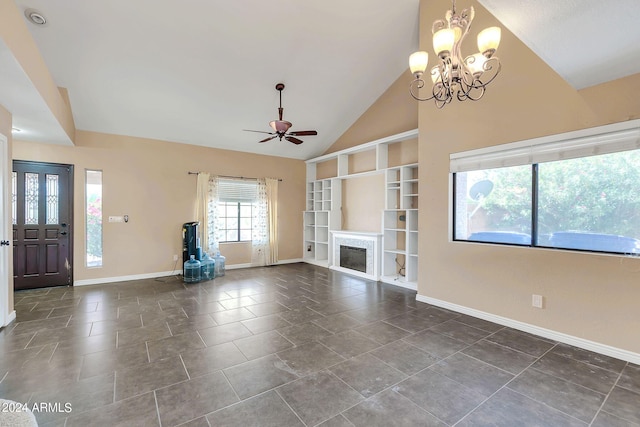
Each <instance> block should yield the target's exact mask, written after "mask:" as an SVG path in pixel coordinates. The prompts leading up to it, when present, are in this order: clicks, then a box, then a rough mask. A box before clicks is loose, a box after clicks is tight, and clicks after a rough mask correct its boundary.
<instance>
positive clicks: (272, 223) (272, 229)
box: [265, 178, 278, 265]
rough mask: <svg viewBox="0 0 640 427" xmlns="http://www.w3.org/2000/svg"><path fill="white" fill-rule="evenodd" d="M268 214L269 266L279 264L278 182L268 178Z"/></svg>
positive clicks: (267, 261)
mask: <svg viewBox="0 0 640 427" xmlns="http://www.w3.org/2000/svg"><path fill="white" fill-rule="evenodd" d="M265 181H266V186H267V214H268V217H269V251H267V256H268V258H267V260H266V263H267V265H272V264H275V263H277V262H278V180H277V179H274V178H266V179H265Z"/></svg>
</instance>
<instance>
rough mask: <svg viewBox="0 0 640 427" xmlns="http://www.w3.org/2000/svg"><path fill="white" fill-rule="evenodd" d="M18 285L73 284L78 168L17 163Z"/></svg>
mask: <svg viewBox="0 0 640 427" xmlns="http://www.w3.org/2000/svg"><path fill="white" fill-rule="evenodd" d="M12 187H13V217H14V218H13V274H14V289H16V290H20V289H32V288H44V287H48V286H63V285H70V284H71V272H72V268H71V267H72V261H73V259H72V256H73V251H72V242H73V236H72V231H73V230H72V227H71V224H73V222H72V212H73V209H72V206H73V194H72V192H73V166H72V165H60V164H54V163H36V162H26V161H21V160H14V161H13V176H12Z"/></svg>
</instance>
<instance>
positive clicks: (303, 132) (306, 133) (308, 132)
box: [289, 130, 318, 136]
mask: <svg viewBox="0 0 640 427" xmlns="http://www.w3.org/2000/svg"><path fill="white" fill-rule="evenodd" d="M317 134H318V131H315V130H297V131H295V132H289V135H293V136H313V135H317Z"/></svg>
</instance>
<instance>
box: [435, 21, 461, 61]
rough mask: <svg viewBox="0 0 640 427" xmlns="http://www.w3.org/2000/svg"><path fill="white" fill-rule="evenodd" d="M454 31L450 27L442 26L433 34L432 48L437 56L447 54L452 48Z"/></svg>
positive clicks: (454, 38) (454, 36)
mask: <svg viewBox="0 0 640 427" xmlns="http://www.w3.org/2000/svg"><path fill="white" fill-rule="evenodd" d="M455 40H456V33H455V31H454V30H452V29H451V28H443V29H442V30H439V31H436V33H435V34H434V35H433V50H434V51H435V52H436V55H438V56H439V57H443V56H448V55H449V53H450V52H451V51H452V50H453V43H454V42H455Z"/></svg>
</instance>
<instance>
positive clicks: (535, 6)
mask: <svg viewBox="0 0 640 427" xmlns="http://www.w3.org/2000/svg"><path fill="white" fill-rule="evenodd" d="M479 2H480V3H481V4H482V5H483V6H485V7H486V8H487V9H489V11H490V12H492V13H493V14H494V15H495V16H496V17H497V18H498V19H499V20H500V21H501V22H502V23H503V25H504V26H505V27H507V28H509V29H510V30H511V31H512V32H513V33H514V34H516V36H518V37H519V38H520V39H521V40H522V41H523V42H524V43H525V44H527V45H528V46H529V47H530V48H531V49H532V50H533V51H534V52H536V53H537V54H538V55H539V56H540V57H541V58H542V59H543V60H545V61H546V62H547V63H548V64H549V65H550V66H551V67H552V68H553V69H555V70H556V71H557V72H558V73H559V74H560V75H561V76H562V77H563V78H565V79H566V80H567V81H568V82H569V83H570V84H571V85H573V86H574V87H575V88H582V87H587V86H590V85H593V84H598V83H602V82H605V81H609V80H613V79H615V78H619V77H623V76H625V75H630V74H634V73H637V72H640V43H638V40H640V25H638V23H639V22H640V1H638V0H600V1H597V0H562V1H558V0H520V1H513V0H479ZM15 3H16V4H17V5H18V7H19V8H20V9H21V10H24V9H26V8H34V9H37V10H39V11H40V12H42V13H43V14H44V15H45V16H46V18H47V19H48V23H47V24H46V25H45V26H43V27H36V26H34V25H33V24H30V23H29V24H28V28H29V30H30V31H31V34H32V35H33V37H34V39H35V41H36V43H37V45H38V47H39V49H40V51H41V53H42V55H43V57H44V59H45V62H46V63H47V66H48V68H49V70H50V72H51V73H52V75H53V78H54V81H55V82H56V84H57V85H58V86H61V87H66V88H67V89H68V91H69V98H70V100H71V106H72V110H73V114H74V119H75V124H76V128H77V129H80V130H89V131H95V132H105V133H112V134H121V135H130V136H139V137H145V138H153V139H159V140H168V141H174V142H181V143H189V144H197V145H203V146H211V147H219V148H226V149H231V150H239V151H247V152H256V153H260V154H268V155H276V156H284V157H292V158H299V159H308V158H311V157H314V156H317V155H319V154H321V153H323V152H324V151H325V150H326V149H327V148H328V147H329V146H330V145H331V144H332V143H333V142H335V140H336V139H337V138H339V137H340V135H342V133H343V132H344V131H346V130H347V129H348V127H349V126H350V125H352V124H353V123H354V121H355V120H357V118H358V117H360V115H361V114H362V113H364V111H366V109H367V108H368V107H369V106H370V105H371V104H372V103H373V102H374V101H375V100H376V99H377V98H378V97H379V96H380V95H381V94H382V93H383V92H384V91H385V90H386V89H387V88H388V87H389V86H390V85H391V84H392V83H393V82H394V81H395V80H396V79H397V78H398V77H399V76H400V75H401V74H402V73H403V72H404V71H405V70H406V69H407V60H408V55H409V54H410V53H411V52H413V51H414V50H417V46H418V5H419V0H398V1H395V2H392V3H390V2H389V1H388V0H349V1H344V0H322V1H320V0H315V1H312V0H307V1H300V0H270V1H258V0H238V1H222V0H206V1H204V0H181V1H175V0H135V1H132V0H109V1H78V0H15ZM442 3H443V5H442V9H443V13H444V11H445V10H446V9H447V8H449V7H450V3H449V2H448V1H442ZM463 3H465V2H460V1H459V2H458V9H462V8H464V7H466V5H465V4H463ZM436 18H440V16H437V17H434V19H436ZM427 31H428V29H427ZM0 47H1V46H0ZM4 50H6V48H4ZM5 57H7V58H5ZM11 59H12V58H10V55H5V54H3V49H0V66H2V68H5V69H6V65H7V63H9V65H10V66H12V67H14V68H15V67H16V64H12V63H11V61H10V60H11ZM14 62H15V61H14ZM12 74H14V75H18V76H17V77H16V78H17V80H16V81H18V82H19V83H20V84H24V83H25V81H24V78H25V76H22V77H21V76H19V75H20V69H19V67H17V68H16V70H15V72H13V73H12ZM22 74H24V73H22ZM4 78H5V77H4V76H3V79H4ZM3 79H0V80H2V81H0V102H2V103H3V104H9V105H5V106H7V108H9V110H10V111H12V112H13V114H14V125H15V126H16V127H19V126H22V127H24V128H25V129H26V130H27V132H26V133H24V134H18V135H14V137H16V138H18V139H35V140H41V141H48V142H56V138H57V136H56V135H54V134H52V135H51V137H50V138H49V139H47V138H42V135H43V134H46V133H47V132H48V131H49V129H48V128H47V126H46V124H45V125H42V126H38V123H40V122H42V123H44V122H45V121H46V120H47V118H46V117H45V115H46V113H45V112H42V111H40V109H41V107H42V105H36V104H37V102H38V101H37V100H34V101H33V102H31V99H32V97H29V96H27V97H23V96H22V94H23V93H27V92H28V91H26V92H22V93H19V95H20V97H21V98H22V99H20V100H19V99H17V98H16V93H15V90H14V89H12V88H13V86H15V85H13V82H12V81H11V80H6V79H4V80H3ZM21 79H22V80H21ZM278 82H283V83H285V85H286V88H285V90H284V91H283V96H282V97H283V99H282V102H283V107H284V119H285V120H288V121H291V122H292V123H293V127H292V130H294V131H295V130H308V129H316V130H317V131H318V136H308V137H302V138H301V139H304V140H305V143H304V144H302V145H299V146H296V145H293V144H291V143H289V142H286V141H278V140H274V141H271V142H268V143H265V144H258V141H259V140H260V139H263V136H262V135H260V134H257V133H252V132H243V131H242V129H254V130H263V131H269V130H270V128H269V126H268V123H269V121H271V120H274V119H276V118H277V107H278V92H277V91H276V90H275V85H276V83H278ZM408 83H409V82H407V85H408ZM33 95H34V96H35V95H37V94H33ZM407 96H409V95H408V94H407ZM35 97H36V98H37V96H35ZM40 102H41V101H40ZM41 103H42V102H41ZM32 104H33V105H32ZM42 104H43V103H42ZM11 106H13V108H11ZM35 112H39V115H38V114H35ZM48 120H51V117H48ZM31 127H33V128H34V129H35V130H34V132H36V133H35V134H34V135H33V137H30V136H29V132H28V130H29V128H31ZM264 137H266V135H264Z"/></svg>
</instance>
